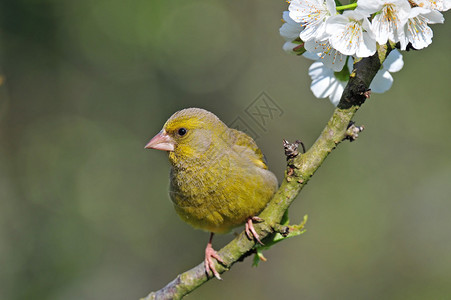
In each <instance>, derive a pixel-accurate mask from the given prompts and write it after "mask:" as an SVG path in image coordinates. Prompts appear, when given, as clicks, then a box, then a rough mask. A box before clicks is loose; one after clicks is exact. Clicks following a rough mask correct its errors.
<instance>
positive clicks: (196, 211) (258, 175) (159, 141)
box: [145, 108, 278, 279]
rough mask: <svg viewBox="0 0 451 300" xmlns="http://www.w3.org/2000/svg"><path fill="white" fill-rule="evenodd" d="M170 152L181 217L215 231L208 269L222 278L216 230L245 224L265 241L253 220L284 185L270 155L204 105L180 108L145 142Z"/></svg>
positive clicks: (207, 255)
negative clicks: (271, 167)
mask: <svg viewBox="0 0 451 300" xmlns="http://www.w3.org/2000/svg"><path fill="white" fill-rule="evenodd" d="M145 148H147V149H157V150H162V151H166V152H168V157H169V162H170V165H171V168H170V175H169V178H170V184H169V196H170V199H171V200H172V202H173V205H174V208H175V211H176V212H177V214H178V215H179V216H180V218H181V219H182V220H183V221H185V222H186V223H188V224H190V225H192V226H193V227H194V228H197V229H202V230H204V231H208V232H210V239H209V241H208V243H207V246H206V248H205V259H204V267H205V272H206V274H207V276H209V274H210V272H211V273H212V274H213V275H214V276H215V277H216V278H217V279H221V277H220V275H219V273H218V272H217V270H216V268H215V265H214V261H213V259H216V260H217V261H218V262H219V263H222V264H224V261H223V260H222V258H221V257H220V255H219V254H218V253H217V252H216V251H215V250H214V249H213V246H212V240H213V236H214V234H216V233H219V234H224V233H228V232H230V231H231V230H232V229H233V228H235V227H238V226H241V225H243V224H244V225H245V232H246V235H247V236H248V238H250V239H255V240H256V241H257V242H259V243H262V242H261V241H260V239H259V235H258V234H257V232H256V231H255V228H254V226H253V222H258V221H262V220H261V219H260V218H258V217H257V215H258V214H259V213H260V212H261V211H262V210H263V209H264V208H265V207H266V205H267V203H268V202H269V201H270V200H271V198H272V197H273V195H274V194H275V192H276V190H277V188H278V182H277V178H276V176H275V175H274V173H272V172H271V171H269V170H268V165H267V163H266V160H265V157H264V155H263V153H262V151H261V150H260V149H259V148H258V146H257V144H256V143H255V141H254V140H253V139H252V138H251V137H250V136H249V135H247V134H246V133H244V132H242V131H239V130H236V129H233V128H229V127H228V126H227V125H226V124H225V123H223V122H222V121H221V120H220V119H219V118H218V117H217V116H216V115H215V114H213V113H211V112H209V111H207V110H205V109H201V108H186V109H182V110H180V111H177V112H175V113H174V114H173V115H172V116H171V117H170V118H169V119H168V120H167V121H166V123H165V124H164V126H163V129H161V131H160V132H159V133H158V134H156V135H155V136H154V137H153V138H152V139H151V140H150V141H149V142H148V143H147V144H146V146H145Z"/></svg>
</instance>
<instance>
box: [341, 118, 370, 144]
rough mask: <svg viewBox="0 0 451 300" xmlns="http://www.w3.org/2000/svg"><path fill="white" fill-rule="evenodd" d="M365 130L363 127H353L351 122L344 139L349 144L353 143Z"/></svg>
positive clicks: (353, 124)
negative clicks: (349, 142)
mask: <svg viewBox="0 0 451 300" xmlns="http://www.w3.org/2000/svg"><path fill="white" fill-rule="evenodd" d="M364 129H365V127H363V126H355V122H353V121H351V122H349V125H348V130H346V138H345V139H347V140H350V141H351V142H353V141H355V140H356V139H357V138H358V137H359V133H360V132H362V131H363V130H364Z"/></svg>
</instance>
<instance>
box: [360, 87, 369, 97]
mask: <svg viewBox="0 0 451 300" xmlns="http://www.w3.org/2000/svg"><path fill="white" fill-rule="evenodd" d="M360 95H363V96H365V98H366V99H368V98H370V97H371V89H367V90H366V91H364V92H362V93H360Z"/></svg>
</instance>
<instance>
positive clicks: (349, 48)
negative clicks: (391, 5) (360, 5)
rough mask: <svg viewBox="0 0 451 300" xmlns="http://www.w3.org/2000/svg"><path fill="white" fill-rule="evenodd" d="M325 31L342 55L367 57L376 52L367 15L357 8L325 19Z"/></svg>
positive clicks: (333, 45)
mask: <svg viewBox="0 0 451 300" xmlns="http://www.w3.org/2000/svg"><path fill="white" fill-rule="evenodd" d="M326 33H327V34H328V35H329V42H330V43H331V45H332V47H333V48H335V49H336V50H337V51H340V52H341V53H343V54H344V55H356V56H357V57H367V56H370V55H373V54H374V53H375V52H376V41H375V39H374V35H373V33H372V31H371V25H370V23H369V21H368V19H367V17H366V16H365V15H363V14H361V13H360V12H359V11H357V10H353V11H344V12H343V14H342V15H336V16H333V17H330V18H329V19H328V20H327V26H326Z"/></svg>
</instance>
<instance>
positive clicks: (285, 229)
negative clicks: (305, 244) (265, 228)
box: [274, 224, 290, 237]
mask: <svg viewBox="0 0 451 300" xmlns="http://www.w3.org/2000/svg"><path fill="white" fill-rule="evenodd" d="M274 231H275V232H278V233H280V234H281V235H282V236H283V237H287V236H288V234H290V227H288V226H284V225H280V224H276V225H274Z"/></svg>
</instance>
